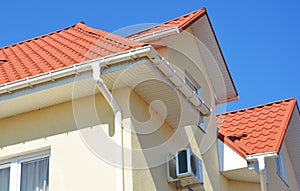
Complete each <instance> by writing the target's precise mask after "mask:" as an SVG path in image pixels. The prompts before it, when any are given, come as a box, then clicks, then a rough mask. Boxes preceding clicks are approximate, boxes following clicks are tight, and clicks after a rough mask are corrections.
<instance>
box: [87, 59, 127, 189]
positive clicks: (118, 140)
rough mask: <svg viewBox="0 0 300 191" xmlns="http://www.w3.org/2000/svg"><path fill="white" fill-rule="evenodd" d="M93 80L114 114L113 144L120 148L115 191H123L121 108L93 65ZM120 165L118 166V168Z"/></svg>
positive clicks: (97, 65) (96, 65)
mask: <svg viewBox="0 0 300 191" xmlns="http://www.w3.org/2000/svg"><path fill="white" fill-rule="evenodd" d="M92 67H93V78H94V80H95V82H96V84H97V87H98V89H99V90H100V92H101V93H102V95H103V96H104V98H105V100H106V101H107V102H108V103H109V105H110V107H111V108H112V110H113V113H114V131H115V133H114V138H115V144H117V146H119V147H121V152H118V150H117V154H116V161H115V162H116V190H117V191H124V173H123V166H124V165H123V161H124V159H123V131H122V112H121V108H120V106H119V105H118V103H117V102H116V100H115V99H114V97H113V95H112V94H111V93H110V91H109V89H108V88H107V86H106V85H105V83H104V82H103V80H102V79H101V66H100V65H99V64H94V65H93V66H92ZM118 165H120V166H118Z"/></svg>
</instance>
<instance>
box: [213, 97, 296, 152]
mask: <svg viewBox="0 0 300 191" xmlns="http://www.w3.org/2000/svg"><path fill="white" fill-rule="evenodd" d="M295 104H296V98H291V99H286V100H282V101H277V102H272V103H268V104H265V105H260V106H256V107H251V108H246V109H242V110H238V111H232V112H228V113H224V114H220V115H218V116H217V125H218V127H219V139H221V140H222V141H223V142H224V143H225V144H226V145H228V146H229V147H231V148H232V149H233V150H235V151H236V152H237V153H238V154H239V155H241V156H242V157H244V158H245V157H246V155H249V154H258V153H266V152H274V151H275V152H279V150H280V147H281V144H282V142H283V139H284V136H285V133H286V130H287V127H288V123H289V121H290V118H291V115H292V112H293V109H294V107H295Z"/></svg>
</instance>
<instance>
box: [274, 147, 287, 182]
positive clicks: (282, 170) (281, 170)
mask: <svg viewBox="0 0 300 191" xmlns="http://www.w3.org/2000/svg"><path fill="white" fill-rule="evenodd" d="M275 160H276V169H277V174H278V175H279V176H280V177H281V179H282V180H283V181H284V182H285V183H286V184H288V178H287V174H286V166H285V161H284V148H283V146H282V147H281V149H280V152H279V155H278V157H277V158H276V159H275Z"/></svg>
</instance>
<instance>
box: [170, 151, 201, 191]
mask: <svg viewBox="0 0 300 191" xmlns="http://www.w3.org/2000/svg"><path fill="white" fill-rule="evenodd" d="M168 171H169V172H168V173H169V177H168V180H169V182H178V183H179V185H180V186H181V187H188V186H190V185H200V186H201V188H203V174H202V161H201V160H200V159H199V158H198V157H197V156H196V155H195V154H194V153H193V152H192V151H191V149H182V150H180V151H177V152H176V155H175V156H174V157H172V158H171V159H170V160H169V163H168ZM197 190H198V189H197ZM201 190H203V189H201Z"/></svg>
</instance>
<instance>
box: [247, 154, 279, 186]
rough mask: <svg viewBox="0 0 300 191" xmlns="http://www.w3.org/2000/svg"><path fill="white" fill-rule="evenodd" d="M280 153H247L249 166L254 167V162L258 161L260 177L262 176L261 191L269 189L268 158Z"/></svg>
mask: <svg viewBox="0 0 300 191" xmlns="http://www.w3.org/2000/svg"><path fill="white" fill-rule="evenodd" d="M277 156H278V155H277V153H276V152H268V153H259V154H253V155H247V156H246V160H247V163H248V168H249V169H253V166H251V164H253V163H254V162H256V161H257V162H258V170H259V178H260V187H261V191H268V187H267V183H268V178H267V169H266V158H269V157H270V158H276V157H277Z"/></svg>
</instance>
